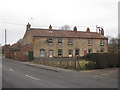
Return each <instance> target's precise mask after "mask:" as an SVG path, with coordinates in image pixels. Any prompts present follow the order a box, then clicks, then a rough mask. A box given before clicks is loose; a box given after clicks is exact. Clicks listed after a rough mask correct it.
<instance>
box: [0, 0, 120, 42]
mask: <svg viewBox="0 0 120 90" xmlns="http://www.w3.org/2000/svg"><path fill="white" fill-rule="evenodd" d="M118 1H119V0H0V26H1V28H0V34H1V36H2V39H1V40H2V41H1V42H0V43H3V44H4V30H5V29H6V30H7V44H13V43H15V42H16V41H18V40H19V39H20V38H22V37H23V35H24V33H25V30H26V24H27V23H28V22H29V23H30V24H31V25H32V27H34V28H35V27H36V28H48V27H49V25H50V24H51V25H52V26H53V28H58V29H59V28H60V27H61V26H63V25H66V24H68V25H70V26H71V27H72V28H73V27H74V26H77V27H78V30H79V31H86V28H87V27H89V28H90V29H91V31H96V28H95V25H98V26H102V27H103V29H104V30H105V35H109V36H113V37H116V36H117V35H118Z"/></svg>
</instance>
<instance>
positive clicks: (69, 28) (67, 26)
mask: <svg viewBox="0 0 120 90" xmlns="http://www.w3.org/2000/svg"><path fill="white" fill-rule="evenodd" d="M60 30H71V26H70V25H64V26H62V27H61V28H60Z"/></svg>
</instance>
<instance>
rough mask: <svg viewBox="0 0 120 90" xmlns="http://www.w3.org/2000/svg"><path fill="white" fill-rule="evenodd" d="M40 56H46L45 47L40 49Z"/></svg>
mask: <svg viewBox="0 0 120 90" xmlns="http://www.w3.org/2000/svg"><path fill="white" fill-rule="evenodd" d="M40 57H45V49H41V50H40Z"/></svg>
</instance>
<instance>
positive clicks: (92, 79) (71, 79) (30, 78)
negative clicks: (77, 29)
mask: <svg viewBox="0 0 120 90" xmlns="http://www.w3.org/2000/svg"><path fill="white" fill-rule="evenodd" d="M2 62H3V63H2V65H3V67H2V74H3V77H2V87H3V88H118V82H117V77H116V78H106V77H102V76H99V75H94V74H89V73H85V72H80V71H79V72H76V71H70V72H65V71H63V72H62V71H51V70H45V69H41V68H37V67H32V66H28V65H25V64H23V63H21V62H17V61H13V60H8V59H3V61H2Z"/></svg>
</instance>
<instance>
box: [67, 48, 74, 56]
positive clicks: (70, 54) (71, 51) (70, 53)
mask: <svg viewBox="0 0 120 90" xmlns="http://www.w3.org/2000/svg"><path fill="white" fill-rule="evenodd" d="M72 54H73V50H71V49H70V50H68V55H69V57H72Z"/></svg>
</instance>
